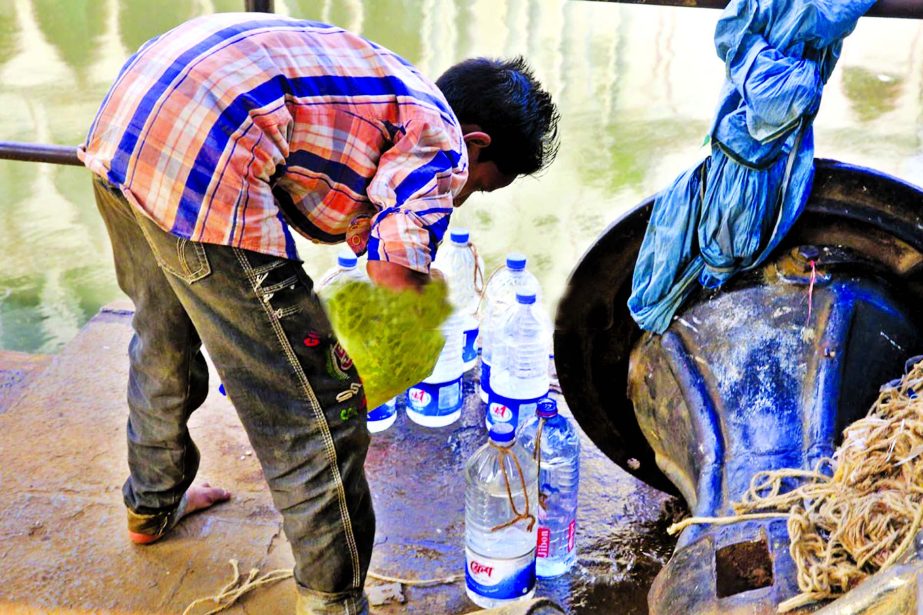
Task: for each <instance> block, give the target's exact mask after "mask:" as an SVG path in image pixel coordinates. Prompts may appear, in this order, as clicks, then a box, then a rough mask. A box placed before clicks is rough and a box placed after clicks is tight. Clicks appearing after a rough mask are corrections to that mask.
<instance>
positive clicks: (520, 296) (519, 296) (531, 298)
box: [516, 293, 535, 305]
mask: <svg viewBox="0 0 923 615" xmlns="http://www.w3.org/2000/svg"><path fill="white" fill-rule="evenodd" d="M516 303H521V304H522V305H532V304H533V303H535V293H516Z"/></svg>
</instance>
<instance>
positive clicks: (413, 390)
mask: <svg viewBox="0 0 923 615" xmlns="http://www.w3.org/2000/svg"><path fill="white" fill-rule="evenodd" d="M462 326H463V325H462V320H461V317H460V316H459V315H458V313H452V314H451V315H450V316H449V317H448V318H447V319H446V321H445V323H443V325H442V334H443V336H445V345H444V346H443V347H442V352H441V353H440V354H439V359H438V360H437V361H436V366H435V367H434V368H433V373H432V374H431V375H430V376H429V377H428V378H426V379H424V380H423V381H422V382H420V383H418V384H416V385H414V386H412V387H410V389H408V390H407V406H406V407H405V410H406V412H407V418H409V419H410V420H411V421H413V422H414V423H417V424H419V425H424V426H426V427H444V426H446V425H451V424H452V423H454V422H455V421H457V420H458V419H459V417H461V407H462V401H463V398H462V375H464V373H465V371H464V365H463V363H462V347H463V346H464V339H463V334H462Z"/></svg>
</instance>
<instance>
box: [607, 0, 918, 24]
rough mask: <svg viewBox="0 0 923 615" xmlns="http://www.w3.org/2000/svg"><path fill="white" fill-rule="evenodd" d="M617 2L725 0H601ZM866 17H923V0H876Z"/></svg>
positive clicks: (703, 3)
mask: <svg viewBox="0 0 923 615" xmlns="http://www.w3.org/2000/svg"><path fill="white" fill-rule="evenodd" d="M603 1H604V2H616V3H619V4H650V5H653V6H683V7H689V8H699V9H723V8H724V7H726V6H727V4H728V1H727V0H603ZM866 16H868V17H896V18H902V19H923V2H920V0H878V2H876V3H875V5H874V6H872V8H871V9H869V12H868V13H866Z"/></svg>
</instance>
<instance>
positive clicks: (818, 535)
mask: <svg viewBox="0 0 923 615" xmlns="http://www.w3.org/2000/svg"><path fill="white" fill-rule="evenodd" d="M793 480H794V481H799V482H800V484H798V485H797V486H796V487H795V488H793V489H790V490H785V489H786V487H787V486H789V485H790V484H791V482H792V481H793ZM733 508H734V512H736V513H737V514H736V515H732V516H727V517H694V518H691V519H686V520H684V521H682V522H680V523H677V524H674V525H672V526H670V528H669V529H668V530H667V531H668V532H669V533H671V534H674V533H676V532H678V531H681V530H683V529H685V528H686V527H688V526H690V525H696V524H729V523H737V522H739V521H747V520H751V519H762V518H771V517H785V518H787V519H788V522H787V527H788V533H789V539H790V546H789V552H790V553H791V556H792V559H793V560H794V562H795V565H796V568H797V581H798V588H799V589H800V590H801V593H800V594H798V595H796V596H794V597H793V598H791V599H789V600H786V601H785V602H782V603H781V604H780V605H779V612H780V613H785V612H787V611H791V610H794V609H797V608H800V607H802V606H806V605H808V604H811V603H813V602H816V601H818V600H826V599H831V598H836V597H838V596H840V595H842V594H844V593H846V592H847V591H849V590H850V589H852V588H853V587H855V586H856V585H857V584H858V583H860V582H861V581H862V580H864V579H865V578H866V577H868V576H869V575H871V574H874V573H875V572H877V571H878V570H881V569H883V568H887V567H888V566H890V565H892V564H894V563H895V562H896V561H898V560H899V559H900V558H901V556H903V554H904V553H905V552H906V551H907V550H908V548H910V545H911V544H913V540H914V537H915V536H916V535H917V532H919V531H920V528H921V526H923V361H920V362H918V363H917V364H916V365H914V366H913V367H912V368H911V369H909V370H908V372H907V373H906V374H905V375H904V377H903V378H901V379H900V380H899V381H896V382H893V383H889V384H888V385H885V386H884V387H882V389H881V391H880V393H879V396H878V400H877V401H876V402H875V403H874V404H873V405H872V408H871V410H870V411H869V413H868V415H867V416H866V417H865V418H862V419H860V420H858V421H856V422H855V423H853V424H852V425H850V426H849V427H847V428H846V430H845V432H844V438H843V443H842V444H841V445H840V447H839V448H838V449H837V450H836V452H835V453H834V455H833V458H832V459H822V460H821V461H820V462H819V463H818V464H817V467H816V468H815V470H813V471H806V470H794V469H783V470H769V471H763V472H758V473H757V474H756V475H754V476H753V478H752V479H751V481H750V487H749V489H748V490H747V492H746V493H745V494H744V496H743V498H742V499H741V501H740V502H737V503H736V504H734V505H733Z"/></svg>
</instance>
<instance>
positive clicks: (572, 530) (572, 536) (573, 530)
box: [567, 519, 577, 553]
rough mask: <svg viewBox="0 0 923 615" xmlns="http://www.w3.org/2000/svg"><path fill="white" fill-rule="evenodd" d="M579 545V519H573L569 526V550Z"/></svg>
mask: <svg viewBox="0 0 923 615" xmlns="http://www.w3.org/2000/svg"><path fill="white" fill-rule="evenodd" d="M576 546H577V520H576V519H573V520H571V522H570V525H568V526H567V552H568V553H570V552H571V551H573V550H574V547H576Z"/></svg>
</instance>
